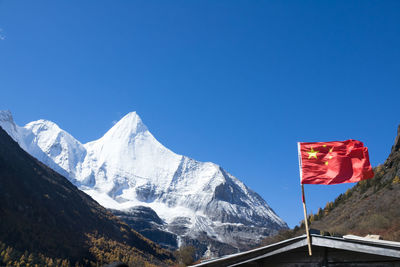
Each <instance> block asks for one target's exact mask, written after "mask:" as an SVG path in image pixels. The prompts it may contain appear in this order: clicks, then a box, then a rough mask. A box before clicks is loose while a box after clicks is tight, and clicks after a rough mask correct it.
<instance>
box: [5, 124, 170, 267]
mask: <svg viewBox="0 0 400 267" xmlns="http://www.w3.org/2000/svg"><path fill="white" fill-rule="evenodd" d="M8 246H9V247H11V248H12V249H13V250H14V251H20V252H24V251H28V252H29V253H34V255H36V256H35V257H39V256H38V255H42V256H41V257H42V258H43V257H48V258H54V259H55V258H57V259H65V260H68V261H69V262H70V263H72V264H73V263H75V262H77V261H78V262H80V263H81V264H84V265H90V262H93V263H96V262H97V263H100V264H101V263H102V262H107V261H111V260H115V259H118V258H119V257H121V259H122V257H123V256H122V255H119V254H121V253H122V252H123V251H124V252H126V253H129V254H130V255H125V258H124V259H130V260H132V261H133V260H136V261H139V260H140V261H149V262H150V261H152V262H154V263H156V264H162V262H163V261H166V260H168V259H170V258H171V257H172V255H171V254H169V252H166V251H164V250H161V249H160V248H159V247H158V246H157V245H155V244H154V243H152V242H151V241H149V240H147V239H145V238H143V236H141V235H139V234H138V233H136V232H135V231H133V230H132V229H131V228H129V227H128V226H127V225H126V224H124V223H122V222H121V221H119V220H118V219H117V218H116V217H115V216H113V215H112V214H111V213H109V212H108V211H106V210H105V209H104V208H103V207H102V206H100V205H99V204H98V203H97V202H96V201H94V200H93V199H92V198H91V197H90V196H88V195H86V194H85V193H84V192H82V191H80V190H78V189H77V188H76V187H75V186H74V185H72V184H71V183H70V182H69V181H68V180H67V179H66V178H64V177H63V176H61V175H60V174H58V173H57V172H55V171H53V170H52V169H50V168H48V167H47V166H45V165H44V164H42V163H41V162H39V161H38V160H36V159H35V158H33V157H32V156H30V155H29V154H27V153H26V152H25V151H24V150H22V149H21V148H20V146H19V145H18V144H17V143H16V142H14V141H13V140H12V139H11V137H10V136H9V135H8V134H7V133H6V132H5V131H4V130H3V129H2V128H1V127H0V249H1V250H4V253H2V254H1V257H0V265H2V264H1V263H3V264H6V263H7V262H8V261H6V259H8V260H10V257H13V256H14V257H15V255H17V254H15V253H14V254H12V255H9V254H11V253H9V251H8V252H7V251H6V249H5V248H6V247H8ZM5 255H7V256H5ZM26 257H27V256H26ZM129 257H130V258H129ZM25 260H26V259H25ZM15 263H16V262H13V263H12V265H14V264H15ZM43 264H44V263H43ZM39 265H40V264H39Z"/></svg>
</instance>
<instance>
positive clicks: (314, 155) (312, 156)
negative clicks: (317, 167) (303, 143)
mask: <svg viewBox="0 0 400 267" xmlns="http://www.w3.org/2000/svg"><path fill="white" fill-rule="evenodd" d="M318 152H319V151H314V149H313V148H311V151H308V152H307V153H308V158H309V159H310V158H316V159H317V153H318Z"/></svg>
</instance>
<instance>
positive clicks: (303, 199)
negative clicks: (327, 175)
mask: <svg viewBox="0 0 400 267" xmlns="http://www.w3.org/2000/svg"><path fill="white" fill-rule="evenodd" d="M297 151H298V155H299V170H300V184H301V199H302V202H303V210H304V224H305V226H306V234H307V244H308V255H310V256H311V255H312V250H311V237H310V231H309V230H308V220H307V208H306V197H305V194H304V185H303V184H302V183H301V179H302V176H303V172H302V168H301V151H300V143H299V142H298V143H297Z"/></svg>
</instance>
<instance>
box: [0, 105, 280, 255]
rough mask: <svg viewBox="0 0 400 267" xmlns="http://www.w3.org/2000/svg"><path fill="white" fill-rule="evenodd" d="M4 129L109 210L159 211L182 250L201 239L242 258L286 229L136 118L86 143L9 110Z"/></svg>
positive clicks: (243, 189) (232, 183)
mask: <svg viewBox="0 0 400 267" xmlns="http://www.w3.org/2000/svg"><path fill="white" fill-rule="evenodd" d="M0 125H4V127H5V129H8V131H9V133H10V135H12V136H13V138H14V139H15V140H16V141H17V142H18V143H19V144H20V145H21V147H22V148H24V149H25V150H26V151H28V152H29V153H30V154H31V155H33V156H35V157H36V158H38V159H39V160H40V161H42V162H44V163H45V164H47V165H48V166H50V167H51V168H53V169H54V170H56V171H58V172H60V173H62V174H64V173H67V176H68V178H69V179H70V181H72V182H73V183H74V184H75V185H77V186H78V187H79V188H80V189H81V190H83V191H84V192H86V193H87V194H89V195H90V196H92V197H93V198H94V199H95V200H97V201H98V202H99V203H100V204H101V205H103V206H104V207H106V208H110V209H114V210H120V211H129V210H130V209H131V208H133V207H135V206H146V207H148V208H151V209H153V210H154V211H155V212H156V213H157V215H158V216H159V217H160V218H161V219H162V220H163V221H164V222H165V224H163V229H161V230H163V231H169V232H172V233H173V234H175V235H177V236H178V240H177V241H178V242H175V243H176V244H178V245H179V244H180V243H181V241H183V242H189V240H192V239H195V240H203V241H202V244H201V246H200V244H198V245H199V246H198V247H201V250H202V252H205V251H206V250H207V248H208V247H209V245H211V247H210V249H209V250H210V251H211V253H212V254H217V255H218V254H219V251H221V250H220V248H221V247H222V244H228V245H229V247H230V251H229V249H227V250H224V251H225V252H224V253H226V252H228V251H229V252H236V251H237V250H238V249H246V248H248V246H249V245H250V244H255V243H257V242H259V241H260V240H261V239H262V238H263V237H266V236H268V235H272V234H274V233H276V232H277V231H278V230H280V229H285V228H287V225H286V223H285V222H284V221H283V220H282V219H281V218H280V217H279V216H278V215H277V214H276V213H275V212H274V211H273V210H272V209H271V208H270V207H269V206H268V204H267V203H266V202H265V200H264V199H262V198H261V197H260V196H259V195H258V194H257V193H256V192H254V191H252V190H251V189H250V188H248V187H247V186H246V185H245V184H244V183H242V182H241V181H240V180H239V179H237V178H236V177H234V176H233V175H231V174H229V173H228V172H227V171H225V170H224V169H223V168H221V167H220V166H218V165H217V164H214V163H212V162H199V161H196V160H194V159H191V158H188V157H186V156H182V155H178V154H176V153H174V152H172V151H171V150H169V149H168V148H166V147H164V146H163V145H162V144H161V143H159V142H158V141H157V140H156V139H155V138H154V136H153V135H152V134H151V133H150V131H149V130H148V129H147V127H146V126H145V125H144V124H143V122H142V120H141V119H140V117H139V116H138V115H137V114H136V112H131V113H129V114H127V115H126V116H125V117H123V118H122V119H121V120H120V121H119V122H118V123H116V124H115V125H114V126H113V127H112V128H111V129H110V130H109V131H108V132H107V133H106V134H105V135H104V136H103V137H101V138H100V139H98V140H95V141H92V142H89V143H87V144H81V143H80V142H79V141H77V140H76V139H74V138H73V137H72V136H71V135H70V134H68V133H67V132H66V131H64V130H62V129H60V128H59V127H58V126H57V125H56V124H55V123H53V122H50V121H46V120H38V121H34V122H31V123H28V124H27V125H25V126H24V127H19V126H17V125H16V124H15V123H14V121H13V119H12V116H11V113H9V112H5V111H3V112H0ZM60 169H61V170H60ZM119 216H120V215H119ZM128 216H129V215H128V214H125V215H124V216H121V218H125V219H127V217H128ZM127 220H129V219H127ZM131 221H132V220H131ZM157 236H160V235H155V236H153V237H157ZM168 242H169V241H168ZM172 243H174V242H173V241H172V242H169V244H172ZM189 243H191V241H190V242H189Z"/></svg>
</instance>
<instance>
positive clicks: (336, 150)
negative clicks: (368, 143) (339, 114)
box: [298, 140, 374, 184]
mask: <svg viewBox="0 0 400 267" xmlns="http://www.w3.org/2000/svg"><path fill="white" fill-rule="evenodd" d="M298 145H299V160H300V171H301V175H300V176H301V183H302V184H341V183H354V182H358V181H361V180H365V179H369V178H372V177H374V172H373V171H372V168H371V164H370V163H369V156H368V148H367V147H365V146H364V144H363V143H362V142H360V141H357V140H347V141H342V142H341V141H334V142H314V143H298Z"/></svg>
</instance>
